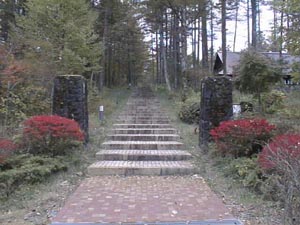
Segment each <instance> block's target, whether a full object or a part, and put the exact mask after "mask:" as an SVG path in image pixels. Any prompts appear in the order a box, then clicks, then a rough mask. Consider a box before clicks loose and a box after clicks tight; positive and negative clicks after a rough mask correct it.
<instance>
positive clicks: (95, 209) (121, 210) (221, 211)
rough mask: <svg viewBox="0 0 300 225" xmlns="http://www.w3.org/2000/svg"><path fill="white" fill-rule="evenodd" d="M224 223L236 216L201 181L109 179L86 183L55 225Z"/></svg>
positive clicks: (196, 178)
mask: <svg viewBox="0 0 300 225" xmlns="http://www.w3.org/2000/svg"><path fill="white" fill-rule="evenodd" d="M224 219H233V216H232V215H231V214H230V212H229V210H228V209H227V208H226V207H225V206H224V204H223V203H222V201H221V200H220V199H218V198H217V196H216V195H215V194H214V193H213V192H212V191H211V190H210V188H209V187H208V186H207V184H206V183H205V181H204V180H203V179H202V178H201V177H195V176H183V177H175V176H166V177H159V176H157V177H141V176H132V177H130V176H129V177H116V176H113V177H110V176H108V177H92V178H87V179H85V180H84V181H83V182H82V184H81V185H80V186H79V188H78V189H77V190H76V192H75V193H74V194H73V195H72V196H71V197H70V198H69V199H68V201H67V202H66V205H65V207H64V208H63V209H62V210H61V211H60V212H59V214H58V215H57V217H56V218H55V219H54V221H53V224H55V223H59V222H63V223H65V224H67V223H84V222H85V223H119V222H122V223H137V222H138V223H154V222H176V221H177V222H179V221H207V220H224ZM232 224H233V223H232Z"/></svg>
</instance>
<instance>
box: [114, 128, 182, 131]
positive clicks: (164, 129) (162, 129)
mask: <svg viewBox="0 0 300 225" xmlns="http://www.w3.org/2000/svg"><path fill="white" fill-rule="evenodd" d="M113 130H114V131H118V130H137V131H140V130H147V131H148V130H152V131H177V130H176V129H175V128H126V129H125V128H115V129H113Z"/></svg>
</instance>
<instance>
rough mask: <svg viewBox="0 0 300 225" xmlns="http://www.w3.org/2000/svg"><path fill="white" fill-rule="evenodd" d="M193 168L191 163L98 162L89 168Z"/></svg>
mask: <svg viewBox="0 0 300 225" xmlns="http://www.w3.org/2000/svg"><path fill="white" fill-rule="evenodd" d="M101 167H102V168H169V167H171V168H172V167H173V168H193V164H192V163H191V162H190V161H98V162H95V163H93V164H92V165H91V166H89V168H101Z"/></svg>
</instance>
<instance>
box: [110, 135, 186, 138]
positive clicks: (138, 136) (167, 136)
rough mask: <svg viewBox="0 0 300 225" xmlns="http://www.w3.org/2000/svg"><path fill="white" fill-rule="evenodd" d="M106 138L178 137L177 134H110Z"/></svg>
mask: <svg viewBox="0 0 300 225" xmlns="http://www.w3.org/2000/svg"><path fill="white" fill-rule="evenodd" d="M108 137H154V138H156V137H180V136H179V135H178V134H112V135H108Z"/></svg>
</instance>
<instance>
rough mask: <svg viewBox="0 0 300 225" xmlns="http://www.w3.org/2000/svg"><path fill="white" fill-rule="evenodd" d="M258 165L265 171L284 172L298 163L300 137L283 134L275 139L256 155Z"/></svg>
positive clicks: (299, 159)
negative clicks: (275, 170)
mask: <svg viewBox="0 0 300 225" xmlns="http://www.w3.org/2000/svg"><path fill="white" fill-rule="evenodd" d="M258 163H259V165H260V167H261V168H263V169H265V170H269V169H277V170H286V169H287V168H291V167H292V166H293V164H294V163H300V135H299V134H284V135H279V136H277V137H275V138H274V139H273V140H272V142H271V143H270V144H269V145H266V146H265V147H264V148H263V150H262V152H261V153H260V154H259V155H258Z"/></svg>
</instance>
